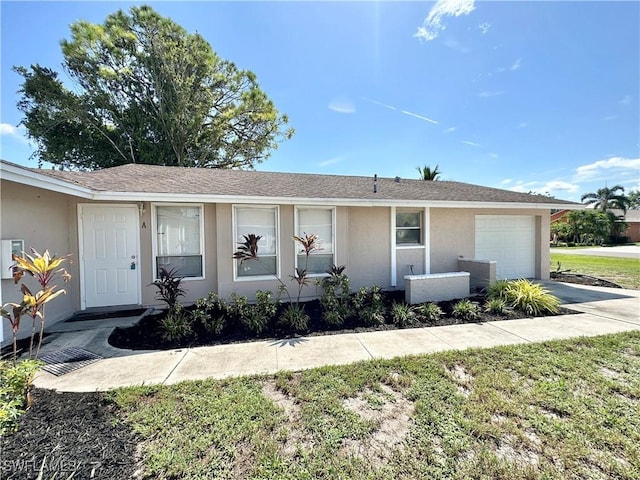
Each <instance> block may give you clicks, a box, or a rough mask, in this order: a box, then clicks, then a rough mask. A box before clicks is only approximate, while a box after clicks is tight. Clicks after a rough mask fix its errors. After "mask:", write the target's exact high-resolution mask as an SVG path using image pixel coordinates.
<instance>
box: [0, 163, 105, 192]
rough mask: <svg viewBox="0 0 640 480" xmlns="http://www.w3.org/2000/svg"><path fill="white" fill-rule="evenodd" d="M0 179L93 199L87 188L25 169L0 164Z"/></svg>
mask: <svg viewBox="0 0 640 480" xmlns="http://www.w3.org/2000/svg"><path fill="white" fill-rule="evenodd" d="M0 172H1V173H2V175H0V177H1V178H2V180H8V181H10V182H16V183H21V184H24V185H29V186H31V187H36V188H42V189H44V190H52V191H54V192H59V193H65V194H67V195H74V196H76V197H82V198H86V199H90V198H93V193H94V192H93V191H92V190H91V189H89V188H85V187H81V186H79V185H75V184H73V183H70V182H67V181H65V180H60V179H58V178H55V177H51V176H49V175H45V174H42V173H37V172H34V171H33V170H29V169H28V168H26V167H22V166H18V165H12V164H9V163H5V162H0Z"/></svg>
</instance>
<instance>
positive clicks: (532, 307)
mask: <svg viewBox="0 0 640 480" xmlns="http://www.w3.org/2000/svg"><path fill="white" fill-rule="evenodd" d="M488 299H489V301H492V300H496V299H497V300H503V301H505V302H506V304H507V306H508V307H511V308H514V309H516V310H520V311H522V312H525V313H526V314H527V315H533V316H540V315H545V314H549V315H555V314H556V313H558V310H559V308H560V300H559V299H558V297H556V296H555V295H552V294H551V293H550V292H549V291H548V290H547V289H546V288H544V287H543V286H542V285H540V284H538V283H533V282H532V281H530V280H526V279H520V280H513V281H507V280H501V281H499V282H496V283H495V284H493V285H492V286H491V287H489V292H488Z"/></svg>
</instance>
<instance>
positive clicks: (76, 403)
mask: <svg viewBox="0 0 640 480" xmlns="http://www.w3.org/2000/svg"><path fill="white" fill-rule="evenodd" d="M31 397H32V404H31V408H29V409H28V410H27V411H26V412H25V413H24V414H23V415H22V416H21V417H20V418H19V420H18V427H19V429H18V431H17V432H15V433H13V434H10V435H7V436H6V437H3V438H2V439H0V446H1V448H0V450H1V451H2V458H1V460H0V477H1V478H3V479H6V480H9V479H15V480H18V479H20V480H25V479H37V478H38V475H39V472H40V469H41V468H42V470H43V476H42V478H43V479H51V478H54V477H55V478H56V479H68V478H70V476H71V475H73V476H72V477H71V478H73V479H90V478H95V479H107V480H110V479H114V480H115V479H118V480H123V479H127V478H133V476H134V472H135V470H136V459H135V457H136V454H135V450H136V445H137V441H136V438H135V436H134V434H133V432H132V431H131V429H130V428H129V427H128V426H127V425H126V424H124V423H123V422H121V421H120V420H119V418H118V416H117V413H116V412H115V409H114V406H113V405H112V404H110V403H109V402H108V401H107V400H106V399H105V396H104V394H103V393H99V392H92V393H69V392H65V393H56V392H54V391H51V390H40V389H35V390H33V391H32V393H31ZM43 462H44V467H43Z"/></svg>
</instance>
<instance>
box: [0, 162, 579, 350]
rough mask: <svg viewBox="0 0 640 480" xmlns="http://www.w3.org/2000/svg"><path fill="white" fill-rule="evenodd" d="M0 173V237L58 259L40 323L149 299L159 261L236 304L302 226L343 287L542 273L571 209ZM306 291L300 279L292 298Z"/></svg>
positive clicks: (321, 267) (327, 182)
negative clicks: (465, 273)
mask: <svg viewBox="0 0 640 480" xmlns="http://www.w3.org/2000/svg"><path fill="white" fill-rule="evenodd" d="M0 174H1V179H2V181H1V201H2V205H1V217H2V218H1V222H0V226H1V230H0V232H1V236H2V239H3V240H10V239H18V240H24V246H25V249H26V250H28V249H29V248H30V247H33V248H35V249H36V250H38V251H40V252H41V251H43V250H44V249H49V251H50V252H51V253H52V254H58V255H66V254H68V253H70V254H71V259H72V263H70V264H68V265H67V269H68V270H69V273H70V274H71V275H72V280H71V283H69V284H68V285H67V287H66V288H67V291H68V294H67V295H66V297H59V298H58V299H56V300H55V301H54V302H52V304H51V305H50V306H48V307H47V318H48V321H49V322H52V321H58V320H61V319H64V318H67V317H69V316H70V315H71V314H73V313H74V312H75V311H77V310H83V309H87V308H93V307H103V306H117V305H145V306H146V305H154V304H157V303H158V301H157V300H156V299H155V296H156V289H155V287H153V286H150V284H151V282H152V281H153V280H154V278H155V276H156V272H157V271H158V269H159V268H160V267H168V268H174V267H175V268H178V269H179V270H178V271H179V272H180V274H181V275H183V276H184V277H185V280H184V282H183V285H184V287H185V288H186V290H187V295H186V297H185V298H184V301H185V302H194V301H195V300H197V299H198V298H200V297H203V296H206V295H207V294H208V293H209V292H210V291H215V292H217V293H218V294H219V295H220V296H222V297H228V296H229V295H230V294H231V293H232V292H236V293H238V294H242V295H247V296H248V297H250V298H252V297H253V295H254V293H255V291H256V290H259V289H270V290H272V291H274V292H275V291H276V290H277V286H278V284H277V282H276V281H275V280H274V279H273V276H272V273H275V274H277V275H278V276H279V277H280V278H281V279H282V280H283V281H284V282H285V283H286V284H290V278H289V276H290V275H291V274H292V273H293V270H294V267H295V266H296V264H297V263H298V262H301V261H302V258H303V257H301V256H300V255H299V252H297V251H296V245H295V244H294V242H293V240H292V239H291V237H292V235H294V234H302V233H303V232H306V233H315V234H318V235H319V237H320V244H321V250H319V251H317V252H316V253H315V254H313V255H312V256H311V257H310V261H309V265H308V270H309V272H311V273H312V274H313V275H317V276H321V275H323V272H324V271H325V270H326V269H327V268H329V267H330V266H331V265H332V264H336V265H345V266H346V273H347V274H348V275H349V278H350V280H351V285H352V288H353V289H354V290H355V289H358V288H360V287H362V286H371V285H374V284H377V285H379V286H381V287H383V288H398V289H403V288H404V276H405V275H407V274H411V273H414V274H420V273H441V272H452V271H457V270H458V258H459V257H461V256H462V257H465V258H476V259H482V260H495V261H496V262H497V276H498V278H516V277H530V278H541V279H544V278H548V276H549V248H548V247H549V242H548V238H549V214H550V209H558V208H572V207H580V205H579V204H575V203H572V202H566V201H563V200H556V199H551V198H548V197H546V196H539V195H530V194H525V193H518V192H511V191H506V190H499V189H495V188H487V187H481V186H476V185H469V184H465V183H459V182H448V181H423V180H406V179H400V178H396V179H393V178H377V180H376V179H374V178H373V177H349V176H334V175H309V174H295V173H267V172H257V171H239V170H213V169H195V168H179V167H162V166H151V165H137V164H130V165H124V166H120V167H114V168H109V169H104V170H98V171H92V172H62V171H56V170H38V169H29V168H25V167H22V166H19V165H15V164H12V163H8V162H0ZM247 233H255V234H258V235H261V236H262V240H261V241H260V251H259V255H260V257H261V259H262V261H261V263H258V262H255V261H248V262H245V263H244V264H240V263H239V262H238V261H236V260H234V259H233V258H232V257H233V253H234V251H235V250H236V248H237V245H238V242H239V241H241V240H242V234H247ZM5 243H6V242H5ZM7 263H8V261H7V259H3V267H2V268H3V270H4V269H6V266H7ZM5 273H6V272H5ZM4 276H6V275H3V277H4ZM0 285H1V290H0V297H1V300H2V303H6V302H8V301H17V300H19V299H20V295H19V293H18V291H17V288H16V287H15V286H14V285H13V282H12V281H11V280H10V279H5V280H2V281H1V284H0ZM291 285H292V287H293V284H291ZM319 293H320V292H319V289H318V287H316V286H310V287H308V288H307V289H306V290H305V292H304V293H303V296H304V297H305V298H310V297H314V296H317V295H318V294H319ZM4 323H5V325H4V337H3V338H4V341H5V342H6V341H7V340H8V339H9V338H10V337H11V334H10V332H9V330H8V322H4Z"/></svg>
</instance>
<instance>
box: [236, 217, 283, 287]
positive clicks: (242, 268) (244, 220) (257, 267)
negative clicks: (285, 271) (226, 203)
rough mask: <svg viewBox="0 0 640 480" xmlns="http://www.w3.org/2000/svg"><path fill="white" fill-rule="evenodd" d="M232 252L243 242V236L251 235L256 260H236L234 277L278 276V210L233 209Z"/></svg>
mask: <svg viewBox="0 0 640 480" xmlns="http://www.w3.org/2000/svg"><path fill="white" fill-rule="evenodd" d="M234 220H235V226H234V239H235V242H236V243H235V244H234V246H233V249H234V251H235V250H236V249H237V247H238V244H239V243H242V242H243V241H244V238H243V235H248V234H250V233H253V234H255V235H260V236H261V237H262V238H261V239H260V241H259V242H258V259H257V260H245V261H244V262H240V261H239V260H236V261H235V263H236V277H237V278H244V277H261V276H265V275H269V276H272V275H276V276H277V275H278V228H277V224H278V209H277V207H235V209H234Z"/></svg>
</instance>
